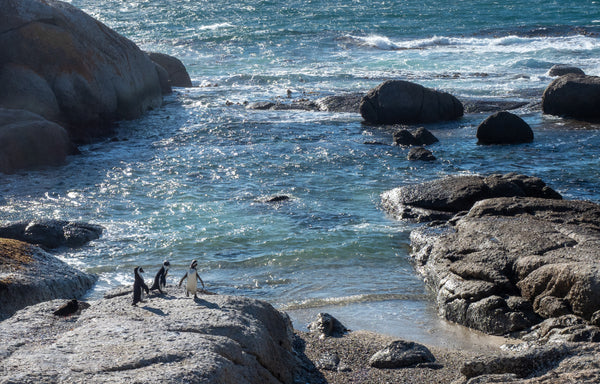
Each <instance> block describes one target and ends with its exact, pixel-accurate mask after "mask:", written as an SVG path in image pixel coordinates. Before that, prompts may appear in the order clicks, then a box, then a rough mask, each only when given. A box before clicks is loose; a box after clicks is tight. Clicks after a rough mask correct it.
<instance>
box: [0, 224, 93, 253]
mask: <svg viewBox="0 0 600 384" xmlns="http://www.w3.org/2000/svg"><path fill="white" fill-rule="evenodd" d="M102 231H103V228H102V227H101V226H100V225H96V224H90V223H83V222H70V221H65V220H33V221H19V222H16V223H12V224H8V225H5V226H1V227H0V237H4V238H9V239H16V240H21V241H25V242H27V243H30V244H35V245H40V246H42V247H44V248H58V247H80V246H82V245H84V244H87V243H88V242H90V241H92V240H96V239H99V238H100V236H101V235H102Z"/></svg>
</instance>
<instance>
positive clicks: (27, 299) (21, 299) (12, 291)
mask: <svg viewBox="0 0 600 384" xmlns="http://www.w3.org/2000/svg"><path fill="white" fill-rule="evenodd" d="M96 279H97V277H96V276H95V275H91V274H88V273H85V272H82V271H79V270H77V269H75V268H72V267H70V266H69V265H67V264H66V263H64V262H62V261H60V260H59V259H57V258H56V257H54V256H52V255H51V254H49V253H47V252H45V251H43V250H42V249H40V248H38V247H36V246H33V245H30V244H27V243H24V242H21V241H18V240H12V239H3V238H0V320H1V319H4V318H6V317H8V316H10V315H12V314H13V313H14V312H15V311H17V310H19V309H21V308H24V307H26V306H28V305H32V304H36V303H39V302H41V301H46V300H52V299H56V298H64V299H73V298H76V297H80V296H82V295H83V294H85V293H86V292H87V290H89V289H90V288H91V287H92V286H93V285H94V283H95V282H96ZM0 334H1V333H0ZM0 344H2V343H0ZM0 355H1V354H0Z"/></svg>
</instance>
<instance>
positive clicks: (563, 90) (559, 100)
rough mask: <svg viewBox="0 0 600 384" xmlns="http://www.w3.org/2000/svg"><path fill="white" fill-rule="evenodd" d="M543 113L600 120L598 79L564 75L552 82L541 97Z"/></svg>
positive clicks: (599, 85)
mask: <svg viewBox="0 0 600 384" xmlns="http://www.w3.org/2000/svg"><path fill="white" fill-rule="evenodd" d="M542 109H543V111H544V113H546V114H549V115H556V116H565V117H572V118H576V119H584V120H586V119H589V120H594V119H599V118H600V77H597V76H582V75H573V74H570V75H565V76H561V77H559V78H558V79H556V80H554V81H553V82H552V83H550V85H549V86H548V87H547V88H546V90H545V91H544V95H543V96H542Z"/></svg>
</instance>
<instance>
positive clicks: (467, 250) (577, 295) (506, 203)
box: [411, 197, 600, 338]
mask: <svg viewBox="0 0 600 384" xmlns="http://www.w3.org/2000/svg"><path fill="white" fill-rule="evenodd" d="M451 224H452V225H451V226H448V227H446V228H445V230H443V231H442V230H439V229H426V228H422V229H419V230H416V231H413V232H412V233H411V242H412V246H413V257H414V260H415V262H416V267H417V270H418V271H419V272H420V273H421V274H422V275H423V276H424V277H425V279H426V281H427V283H428V284H429V286H431V287H432V288H433V289H434V290H435V292H437V298H436V302H437V305H438V310H439V313H440V315H441V316H442V317H444V318H445V319H447V320H450V321H454V322H457V323H460V324H463V325H465V326H468V327H470V328H474V329H478V330H480V331H483V332H486V333H490V334H498V335H503V334H510V333H514V332H518V331H523V330H526V329H527V328H528V327H530V326H533V325H535V324H537V323H539V322H540V321H541V320H542V319H543V318H545V317H553V316H563V314H564V313H566V312H568V313H569V314H574V315H577V316H580V317H582V318H583V319H585V320H586V321H589V320H590V319H591V317H592V316H593V314H594V313H596V312H597V311H598V310H600V296H599V295H598V290H599V289H600V266H599V265H600V263H598V261H599V259H598V257H599V256H598V251H597V250H598V247H599V246H600V206H599V205H598V204H594V203H591V202H586V201H566V200H556V199H542V198H531V197H514V198H493V199H486V200H482V201H479V202H477V203H476V204H475V205H474V206H473V207H472V208H471V209H470V210H469V212H468V213H466V214H463V215H461V216H459V217H458V218H455V219H454V220H453V221H452V222H451ZM574 331H576V330H574ZM585 332H588V331H585ZM589 332H592V333H593V332H594V331H592V330H589ZM589 332H588V333H589ZM575 333H579V331H576V332H575ZM590 335H592V336H591V337H592V338H595V337H596V336H594V335H593V334H590ZM575 337H583V334H581V336H575Z"/></svg>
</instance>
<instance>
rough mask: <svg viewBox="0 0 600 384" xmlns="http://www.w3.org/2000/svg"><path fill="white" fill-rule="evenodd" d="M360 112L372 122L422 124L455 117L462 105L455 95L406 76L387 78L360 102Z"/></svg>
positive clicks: (460, 111)
mask: <svg viewBox="0 0 600 384" xmlns="http://www.w3.org/2000/svg"><path fill="white" fill-rule="evenodd" d="M360 114H361V115H362V117H363V118H364V119H365V121H367V122H368V123H372V124H419V123H434V122H438V121H446V120H456V119H458V118H460V117H461V116H462V115H463V105H462V103H461V102H460V101H459V100H458V99H457V98H456V97H454V96H452V95H450V94H448V93H445V92H440V91H436V90H433V89H429V88H425V87H423V86H421V85H419V84H415V83H411V82H408V81H403V80H388V81H386V82H384V83H382V84H380V85H379V86H377V87H375V88H373V89H372V90H370V91H369V92H368V93H367V95H366V96H364V97H363V98H362V100H361V102H360Z"/></svg>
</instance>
